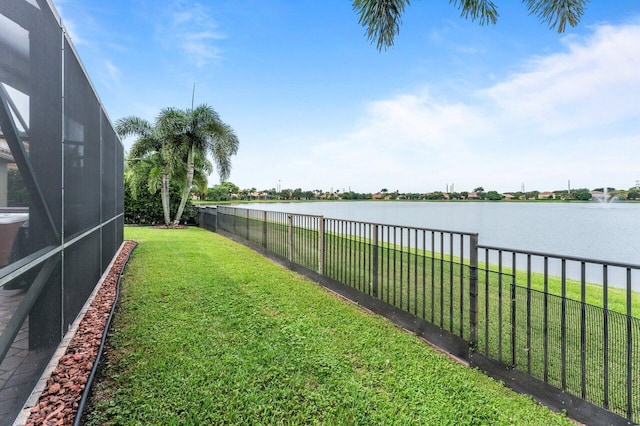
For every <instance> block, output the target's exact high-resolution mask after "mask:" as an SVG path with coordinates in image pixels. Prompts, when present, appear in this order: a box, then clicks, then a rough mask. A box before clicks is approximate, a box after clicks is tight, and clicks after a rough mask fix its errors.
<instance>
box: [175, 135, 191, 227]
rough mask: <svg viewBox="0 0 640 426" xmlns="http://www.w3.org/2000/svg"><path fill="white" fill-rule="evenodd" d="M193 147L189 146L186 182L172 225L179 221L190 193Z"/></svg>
mask: <svg viewBox="0 0 640 426" xmlns="http://www.w3.org/2000/svg"><path fill="white" fill-rule="evenodd" d="M193 157H194V149H193V147H191V149H190V150H189V157H188V158H187V182H186V184H185V187H184V189H183V190H182V197H181V198H180V205H179V206H178V211H177V212H176V218H175V219H174V220H173V225H174V226H177V225H178V224H179V223H180V218H182V212H183V211H184V206H186V205H187V198H189V194H191V185H193V172H194V169H195V167H194V164H193V161H194V160H193Z"/></svg>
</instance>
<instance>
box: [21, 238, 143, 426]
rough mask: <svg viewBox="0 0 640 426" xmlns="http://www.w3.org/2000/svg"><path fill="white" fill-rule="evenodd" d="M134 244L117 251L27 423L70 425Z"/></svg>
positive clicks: (126, 245) (127, 244)
mask: <svg viewBox="0 0 640 426" xmlns="http://www.w3.org/2000/svg"><path fill="white" fill-rule="evenodd" d="M135 247H136V243H135V242H134V241H125V243H124V245H123V246H122V248H121V250H120V252H119V253H118V254H117V256H116V260H115V261H114V263H113V266H112V268H111V269H110V270H109V272H108V274H107V276H106V278H105V280H104V281H103V283H102V285H101V287H100V289H99V290H98V292H97V293H96V297H95V299H94V300H93V301H92V302H91V305H90V307H89V309H88V310H87V312H86V314H85V316H84V318H83V319H82V320H81V321H80V324H79V326H78V330H77V332H76V334H75V335H74V337H73V338H72V339H71V343H70V344H69V346H68V348H67V352H66V354H65V355H64V356H62V357H61V358H60V360H59V363H58V366H57V367H56V368H55V369H54V370H53V373H52V374H51V377H50V378H49V379H48V380H47V385H46V387H45V390H44V392H43V393H42V394H41V396H40V399H39V400H38V403H37V404H36V405H35V406H34V407H33V408H32V409H31V414H30V415H29V418H28V420H27V425H29V426H31V425H71V424H73V422H74V419H75V417H76V414H77V411H78V405H79V404H80V400H81V399H82V392H83V391H84V388H85V386H86V384H87V381H88V379H89V376H90V374H91V370H92V368H93V365H94V363H95V361H96V357H97V355H98V350H99V348H100V342H101V341H102V335H103V333H104V328H105V326H106V323H107V320H108V318H109V313H110V312H111V307H112V306H113V303H114V301H115V298H116V288H117V285H118V278H119V276H120V274H121V272H122V269H123V268H124V266H125V262H126V260H127V258H128V256H129V253H131V251H133V249H134V248H135Z"/></svg>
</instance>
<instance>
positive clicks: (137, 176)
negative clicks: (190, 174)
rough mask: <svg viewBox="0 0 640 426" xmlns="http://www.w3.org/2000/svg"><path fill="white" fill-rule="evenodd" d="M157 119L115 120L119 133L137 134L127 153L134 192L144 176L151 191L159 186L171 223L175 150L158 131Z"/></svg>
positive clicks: (163, 206) (165, 214)
mask: <svg viewBox="0 0 640 426" xmlns="http://www.w3.org/2000/svg"><path fill="white" fill-rule="evenodd" d="M159 118H160V116H159V117H158V119H156V125H152V124H151V123H149V122H148V121H147V120H144V119H142V118H138V117H134V116H129V117H124V118H121V119H119V120H118V121H116V126H115V127H116V131H117V132H118V135H120V137H123V138H124V137H127V136H134V135H135V136H137V137H138V139H137V140H136V141H135V142H134V144H133V146H132V148H131V151H130V152H129V155H128V160H127V162H128V165H129V172H128V176H127V179H128V182H129V185H130V188H131V191H132V194H133V195H134V196H137V190H138V188H139V187H140V183H141V181H142V180H145V181H146V182H147V187H148V189H149V191H150V192H156V191H157V189H158V187H160V196H161V198H162V210H163V213H164V222H165V225H167V226H168V225H169V224H170V223H171V216H170V211H169V182H170V177H171V174H172V171H173V170H174V169H175V167H174V166H175V163H176V162H175V161H174V160H175V159H174V158H173V156H172V155H171V154H172V152H174V151H175V150H172V149H169V148H168V143H167V142H168V141H166V140H164V139H163V138H162V137H161V135H160V134H159V132H158V126H157V123H158V120H159Z"/></svg>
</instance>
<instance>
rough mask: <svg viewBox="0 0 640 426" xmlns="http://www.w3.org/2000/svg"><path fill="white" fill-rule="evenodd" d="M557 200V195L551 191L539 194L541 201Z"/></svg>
mask: <svg viewBox="0 0 640 426" xmlns="http://www.w3.org/2000/svg"><path fill="white" fill-rule="evenodd" d="M555 198H556V194H554V193H553V192H550V191H545V192H541V193H539V194H538V199H539V200H548V199H555Z"/></svg>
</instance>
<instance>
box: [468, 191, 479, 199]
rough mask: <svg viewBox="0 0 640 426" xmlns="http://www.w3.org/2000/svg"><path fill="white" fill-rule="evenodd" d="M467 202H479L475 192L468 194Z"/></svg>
mask: <svg viewBox="0 0 640 426" xmlns="http://www.w3.org/2000/svg"><path fill="white" fill-rule="evenodd" d="M467 199H468V200H479V199H480V196H479V195H478V193H477V192H470V193H469V195H468V196H467Z"/></svg>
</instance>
